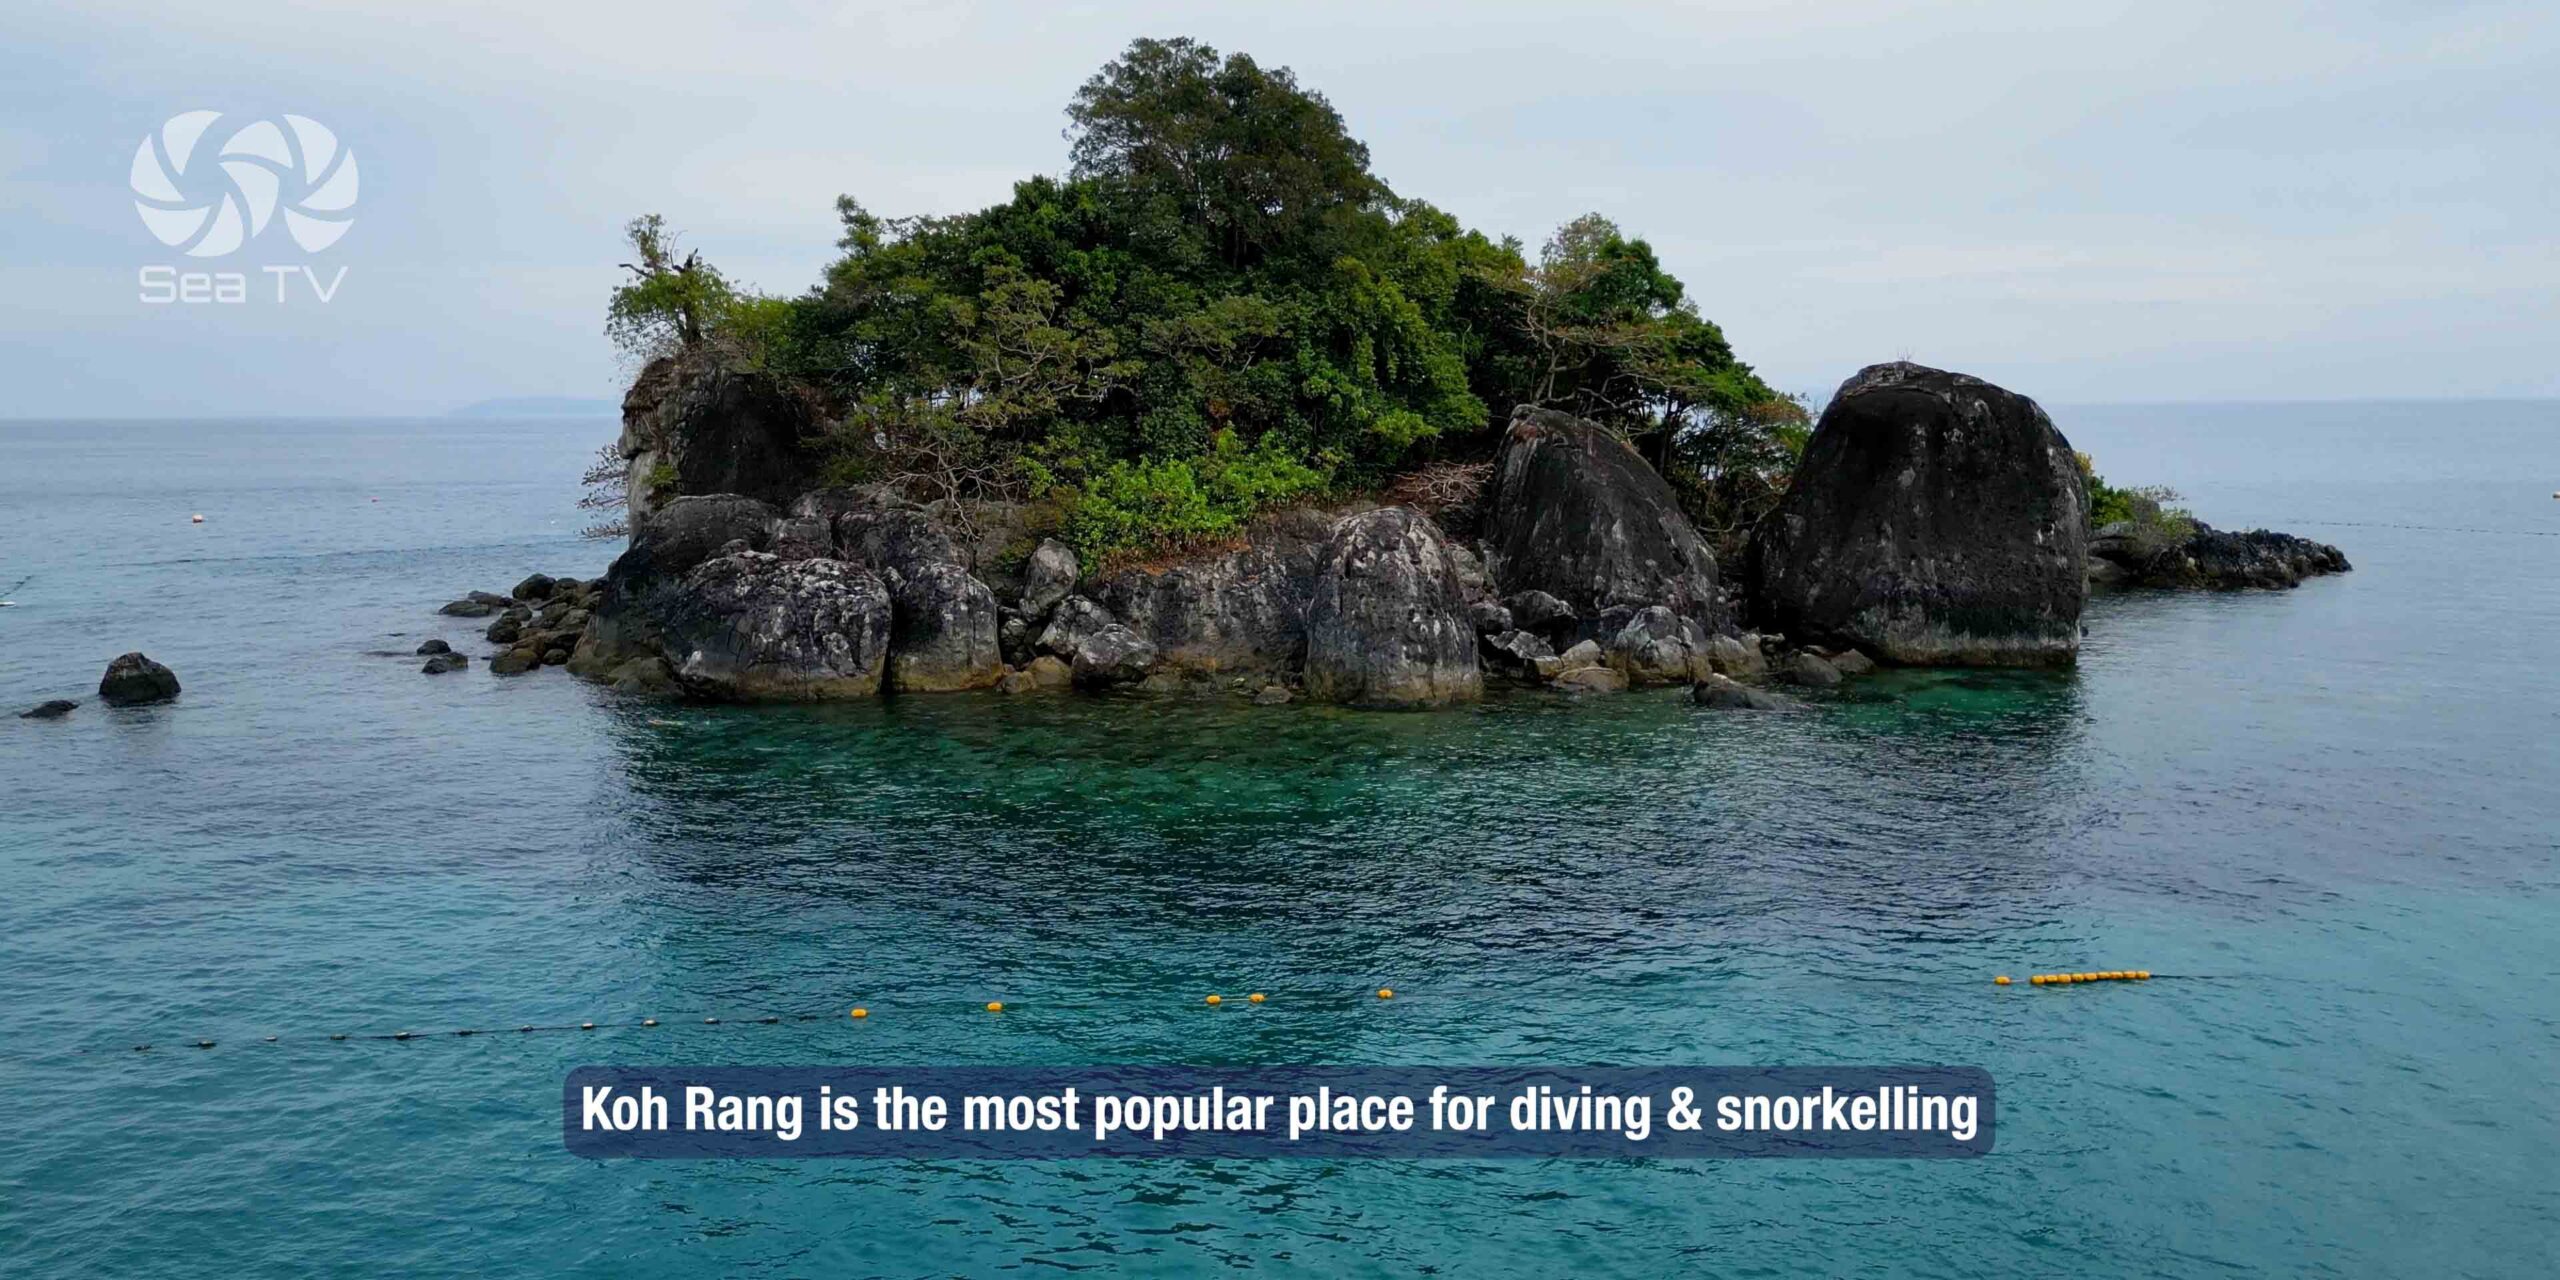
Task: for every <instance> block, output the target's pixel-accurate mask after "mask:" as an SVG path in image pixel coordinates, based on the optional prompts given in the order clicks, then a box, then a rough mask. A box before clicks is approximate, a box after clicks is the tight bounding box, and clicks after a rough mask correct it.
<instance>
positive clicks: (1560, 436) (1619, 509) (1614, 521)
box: [1484, 406, 1724, 631]
mask: <svg viewBox="0 0 2560 1280" xmlns="http://www.w3.org/2000/svg"><path fill="white" fill-rule="evenodd" d="M1484 523H1485V538H1484V543H1485V559H1486V567H1487V568H1488V570H1489V571H1490V572H1491V573H1492V576H1493V578H1494V580H1495V581H1497V582H1500V583H1501V584H1502V585H1503V586H1504V587H1505V588H1506V589H1508V590H1510V591H1513V592H1515V593H1517V592H1526V591H1540V592H1545V593H1546V594H1548V595H1551V596H1553V597H1555V598H1556V599H1558V600H1560V601H1562V602H1564V603H1565V604H1567V605H1569V606H1571V607H1572V608H1573V610H1574V611H1575V612H1576V613H1577V614H1579V615H1581V616H1584V617H1591V616H1595V615H1597V614H1598V613H1599V612H1600V611H1601V610H1602V609H1605V608H1607V607H1609V606H1611V605H1623V606H1626V607H1629V608H1635V609H1641V608H1644V607H1645V606H1647V605H1661V606H1664V607H1665V608H1668V609H1670V610H1671V611H1672V612H1673V613H1676V614H1678V615H1680V616H1681V617H1684V618H1687V619H1689V620H1690V621H1692V622H1695V623H1697V624H1699V626H1700V627H1702V628H1704V629H1705V630H1707V631H1719V630H1723V629H1724V610H1723V607H1722V603H1721V600H1722V598H1721V596H1720V595H1719V594H1718V591H1717V580H1716V558H1715V555H1714V553H1712V552H1710V551H1709V550H1708V549H1707V544H1706V542H1705V541H1704V540H1703V539H1701V538H1699V536H1698V531H1697V530H1696V529H1695V528H1694V527H1692V526H1691V525H1690V523H1689V518H1688V517H1687V516H1685V515H1682V514H1681V512H1680V504H1679V500H1678V499H1677V498H1676V497H1675V496H1674V495H1673V494H1672V492H1671V486H1670V485H1669V484H1668V483H1667V482H1665V481H1664V480H1663V478H1662V476H1661V475H1660V474H1659V473H1657V472H1655V471H1654V469H1653V468H1652V467H1651V466H1649V465H1647V464H1646V462H1645V460H1644V459H1643V458H1640V457H1638V456H1637V455H1636V451H1635V450H1634V449H1633V448H1631V447H1629V446H1628V444H1627V442H1626V441H1624V440H1621V439H1619V438H1618V436H1617V435H1616V434H1615V433H1613V432H1611V431H1610V430H1609V429H1608V428H1606V427H1603V426H1601V425H1599V424H1598V423H1595V422H1589V421H1585V420H1583V419H1581V418H1576V417H1573V416H1571V415H1569V414H1563V413H1557V412H1555V411H1553V410H1548V409H1534V408H1529V407H1527V406H1523V407H1521V408H1520V409H1518V410H1515V411H1514V412H1513V414H1512V418H1511V429H1510V432H1509V434H1508V435H1506V436H1505V438H1504V440H1503V445H1502V455H1501V459H1500V461H1499V462H1498V463H1497V464H1496V467H1495V471H1494V478H1493V483H1492V486H1491V488H1490V490H1489V491H1488V493H1487V495H1486V502H1485V520H1484ZM1509 604H1510V606H1511V611H1512V614H1513V616H1514V621H1515V622H1516V624H1517V625H1519V626H1521V627H1524V628H1527V629H1529V630H1533V631H1544V630H1545V626H1546V624H1545V623H1544V622H1542V621H1540V620H1535V619H1532V618H1531V617H1528V616H1526V615H1525V613H1524V611H1523V609H1522V605H1521V601H1520V599H1519V598H1518V596H1516V595H1515V596H1514V597H1513V598H1512V599H1511V600H1510V601H1509Z"/></svg>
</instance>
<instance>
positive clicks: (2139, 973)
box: [2133, 969, 2151, 982]
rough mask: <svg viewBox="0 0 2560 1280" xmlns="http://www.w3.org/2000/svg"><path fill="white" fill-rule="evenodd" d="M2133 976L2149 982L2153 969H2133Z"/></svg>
mask: <svg viewBox="0 0 2560 1280" xmlns="http://www.w3.org/2000/svg"><path fill="white" fill-rule="evenodd" d="M2133 976H2134V977H2135V978H2137V979H2139V980H2141V981H2143V982H2149V981H2150V980H2151V971H2150V970H2149V969H2136V970H2134V971H2133Z"/></svg>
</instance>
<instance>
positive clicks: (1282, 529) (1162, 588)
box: [1094, 510, 1336, 677]
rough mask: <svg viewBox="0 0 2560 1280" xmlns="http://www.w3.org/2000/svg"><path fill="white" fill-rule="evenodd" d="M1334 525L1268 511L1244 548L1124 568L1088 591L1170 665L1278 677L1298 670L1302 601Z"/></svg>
mask: <svg viewBox="0 0 2560 1280" xmlns="http://www.w3.org/2000/svg"><path fill="white" fill-rule="evenodd" d="M1335 523H1336V522H1335V521H1334V520H1333V519H1332V518H1331V517H1328V516H1326V515H1324V514H1323V513H1321V512H1315V511H1303V510H1302V511H1286V512H1279V513H1275V514H1273V515H1271V516H1268V517H1265V518H1263V519H1261V520H1259V521H1256V522H1255V523H1254V525H1253V527H1252V528H1251V529H1250V530H1248V531H1247V533H1246V535H1245V545H1244V546H1242V547H1239V548H1235V549H1233V550H1228V551H1222V552H1218V553H1215V554H1212V555H1206V556H1199V557H1195V558H1193V559H1190V560H1186V561H1183V562H1181V563H1178V564H1174V565H1171V566H1167V567H1162V568H1145V569H1128V570H1123V571H1121V572H1119V573H1115V574H1113V575H1111V576H1110V577H1108V578H1106V579H1105V580H1103V581H1102V582H1100V583H1099V584H1097V585H1096V586H1095V588H1094V590H1095V592H1096V598H1097V599H1099V600H1100V602H1101V603H1102V604H1103V605H1105V606H1106V607H1108V608H1109V609H1110V611H1111V612H1112V613H1113V614H1114V615H1115V616H1117V617H1118V618H1119V619H1120V620H1121V621H1123V622H1125V623H1126V624H1128V627H1129V629H1130V630H1132V631H1135V632H1137V633H1138V634H1139V635H1141V636H1144V637H1145V638H1146V639H1147V640H1148V641H1149V642H1150V643H1152V644H1154V645H1155V646H1156V652H1157V655H1158V658H1159V660H1160V661H1162V662H1163V663H1164V664H1165V665H1167V666H1169V667H1173V668H1176V669H1178V670H1182V671H1187V672H1192V673H1196V674H1217V675H1243V676H1247V677H1270V676H1278V675H1282V674H1285V673H1288V672H1291V671H1294V670H1296V669H1297V668H1298V667H1299V666H1301V665H1302V663H1303V660H1304V657H1305V654H1306V646H1307V626H1306V614H1307V603H1308V601H1309V600H1310V599H1312V598H1313V596H1314V593H1315V578H1316V569H1317V566H1318V563H1319V562H1320V561H1321V560H1322V558H1323V556H1324V552H1325V548H1326V546H1327V545H1328V544H1329V543H1330V542H1331V541H1332V538H1333V531H1334V526H1335Z"/></svg>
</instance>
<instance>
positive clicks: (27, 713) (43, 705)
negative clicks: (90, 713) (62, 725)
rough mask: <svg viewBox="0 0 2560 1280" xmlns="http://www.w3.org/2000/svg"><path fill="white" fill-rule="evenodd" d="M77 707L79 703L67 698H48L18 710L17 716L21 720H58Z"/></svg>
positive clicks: (78, 707)
mask: <svg viewBox="0 0 2560 1280" xmlns="http://www.w3.org/2000/svg"><path fill="white" fill-rule="evenodd" d="M79 709H80V704H79V703H77V702H73V701H72V700H71V699H69V698H48V699H46V700H44V701H42V702H39V703H37V704H36V705H34V706H32V707H29V708H27V709H26V710H24V711H21V712H19V713H18V718H19V719H21V720H59V719H61V718H63V717H64V716H67V715H70V714H71V713H72V712H74V711H77V710H79Z"/></svg>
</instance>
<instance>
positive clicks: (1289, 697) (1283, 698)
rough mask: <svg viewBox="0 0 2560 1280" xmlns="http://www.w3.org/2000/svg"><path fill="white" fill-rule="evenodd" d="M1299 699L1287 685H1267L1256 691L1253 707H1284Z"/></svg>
mask: <svg viewBox="0 0 2560 1280" xmlns="http://www.w3.org/2000/svg"><path fill="white" fill-rule="evenodd" d="M1297 698H1298V695H1297V694H1296V693H1294V692H1292V691H1291V690H1290V688H1289V686H1287V685H1285V684H1266V685H1264V686H1262V687H1261V688H1259V689H1256V690H1254V693H1253V705H1255V706H1257V707H1277V706H1284V705H1286V704H1288V703H1291V702H1295V701H1297Z"/></svg>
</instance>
